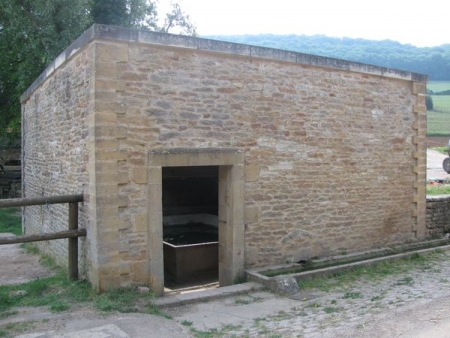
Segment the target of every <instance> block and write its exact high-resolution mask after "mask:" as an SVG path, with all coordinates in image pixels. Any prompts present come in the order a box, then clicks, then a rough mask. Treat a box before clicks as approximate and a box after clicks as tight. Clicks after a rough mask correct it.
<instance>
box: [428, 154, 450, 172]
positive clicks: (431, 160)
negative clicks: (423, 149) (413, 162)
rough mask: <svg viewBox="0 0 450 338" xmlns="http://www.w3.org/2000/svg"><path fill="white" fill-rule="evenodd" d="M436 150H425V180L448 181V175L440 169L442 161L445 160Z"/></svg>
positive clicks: (444, 156)
mask: <svg viewBox="0 0 450 338" xmlns="http://www.w3.org/2000/svg"><path fill="white" fill-rule="evenodd" d="M446 157H447V155H446V154H442V153H440V152H438V151H436V150H432V149H428V150H427V179H450V175H449V174H447V173H446V172H445V171H444V169H442V161H444V158H446Z"/></svg>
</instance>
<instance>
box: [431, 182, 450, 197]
mask: <svg viewBox="0 0 450 338" xmlns="http://www.w3.org/2000/svg"><path fill="white" fill-rule="evenodd" d="M426 194H427V195H449V194H450V184H427V187H426Z"/></svg>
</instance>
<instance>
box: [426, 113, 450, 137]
mask: <svg viewBox="0 0 450 338" xmlns="http://www.w3.org/2000/svg"><path fill="white" fill-rule="evenodd" d="M427 135H428V136H448V137H450V107H449V112H438V111H435V110H431V111H430V110H429V111H428V112H427Z"/></svg>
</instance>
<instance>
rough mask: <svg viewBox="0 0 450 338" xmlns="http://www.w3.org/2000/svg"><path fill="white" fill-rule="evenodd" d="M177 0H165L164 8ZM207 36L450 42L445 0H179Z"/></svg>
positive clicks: (448, 3)
mask: <svg viewBox="0 0 450 338" xmlns="http://www.w3.org/2000/svg"><path fill="white" fill-rule="evenodd" d="M170 1H171V0H159V2H160V9H161V10H163V8H165V7H164V6H165V3H168V2H170ZM178 3H180V5H181V7H182V9H183V10H184V11H185V12H186V13H187V14H189V16H190V18H191V21H192V22H193V23H194V24H195V25H196V26H197V33H198V34H199V35H200V36H204V35H232V34H264V33H272V34H298V35H314V34H323V35H327V36H332V37H351V38H364V39H371V40H384V39H390V40H395V41H399V42H401V43H409V44H412V45H415V46H419V47H423V46H437V45H442V44H445V43H450V24H449V22H450V1H445V0H420V1H419V0H409V1H407V0H387V1H386V0H379V1H368V0H308V1H305V0H178Z"/></svg>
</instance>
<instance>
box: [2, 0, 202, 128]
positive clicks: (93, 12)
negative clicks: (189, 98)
mask: <svg viewBox="0 0 450 338" xmlns="http://www.w3.org/2000/svg"><path fill="white" fill-rule="evenodd" d="M158 19H159V18H158V15H157V11H156V3H155V2H154V1H150V0H0V136H1V135H4V134H5V131H9V133H8V135H11V136H14V135H18V134H20V102H19V99H20V95H21V94H22V93H23V92H24V91H25V90H26V89H27V88H28V87H29V86H30V85H31V83H32V81H33V80H34V79H36V78H37V77H38V75H39V74H40V73H41V72H42V71H43V70H44V69H45V67H47V65H48V64H49V63H50V62H51V61H52V60H54V59H55V57H56V56H58V54H59V53H61V52H62V51H63V50H64V48H66V47H67V46H68V45H69V44H70V43H71V42H72V41H74V40H75V39H76V38H77V37H78V36H79V35H81V33H82V32H83V31H84V30H85V29H86V28H88V27H89V26H90V25H91V24H92V23H93V22H97V23H103V24H111V25H120V26H124V27H135V28H145V29H150V30H154V31H162V32H168V31H169V30H170V29H173V28H176V27H178V28H179V33H184V34H195V27H194V26H193V25H192V24H191V23H190V21H189V17H188V16H187V15H185V14H184V13H183V12H182V11H181V8H180V6H179V5H178V4H174V5H173V8H172V11H171V12H170V13H168V14H167V15H166V20H165V21H164V20H158ZM159 21H164V24H162V25H161V24H160V23H159Z"/></svg>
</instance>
